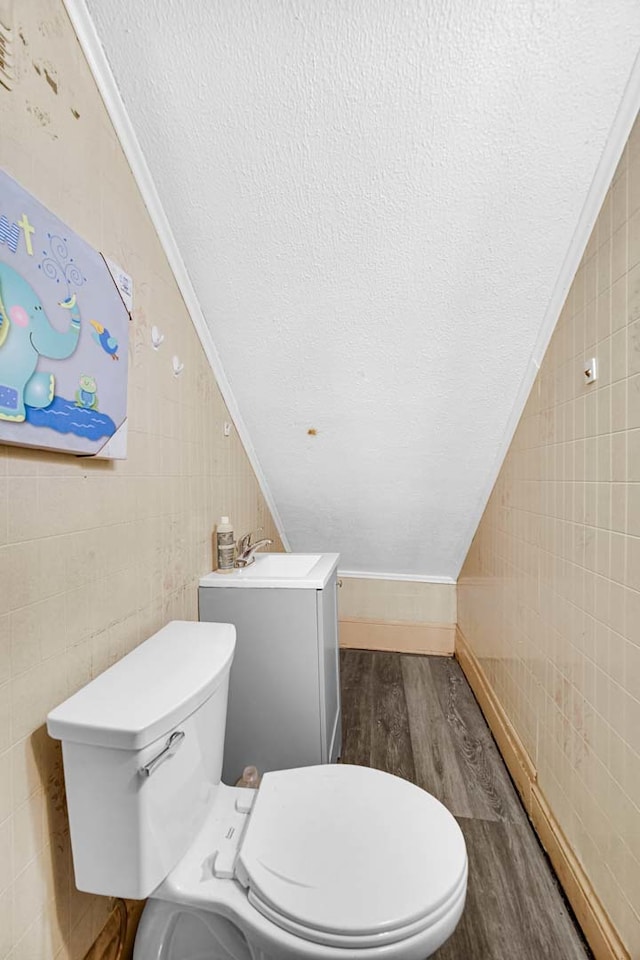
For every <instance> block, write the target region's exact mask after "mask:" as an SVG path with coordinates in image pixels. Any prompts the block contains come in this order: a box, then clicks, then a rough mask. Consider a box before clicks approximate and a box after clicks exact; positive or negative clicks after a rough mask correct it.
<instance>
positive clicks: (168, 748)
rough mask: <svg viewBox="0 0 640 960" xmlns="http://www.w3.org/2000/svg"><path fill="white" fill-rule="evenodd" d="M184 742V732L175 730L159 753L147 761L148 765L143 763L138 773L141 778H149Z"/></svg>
mask: <svg viewBox="0 0 640 960" xmlns="http://www.w3.org/2000/svg"><path fill="white" fill-rule="evenodd" d="M183 740H184V731H183V730H175V731H174V732H173V733H172V734H171V736H170V737H169V739H168V740H167V742H166V743H165V745H164V747H163V748H162V750H161V751H160V753H158V754H156V756H155V757H154V758H153V760H149V763H145V765H144V767H140V769H139V770H138V773H139V774H140V776H141V777H150V776H151V774H152V773H153V772H154V770H157V769H158V767H159V766H160V764H161V763H164V761H165V760H168V759H169V757H172V756H173V755H174V753H175V752H176V750H177V749H178V747H179V746H180V744H181V743H182V741H183Z"/></svg>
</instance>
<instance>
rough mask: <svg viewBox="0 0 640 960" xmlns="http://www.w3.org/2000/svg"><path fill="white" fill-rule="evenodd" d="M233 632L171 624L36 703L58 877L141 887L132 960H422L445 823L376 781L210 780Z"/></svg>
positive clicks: (451, 889) (444, 908)
mask: <svg viewBox="0 0 640 960" xmlns="http://www.w3.org/2000/svg"><path fill="white" fill-rule="evenodd" d="M234 645H235V629H234V628H233V627H232V626H230V625H228V624H217V623H186V622H174V623H171V624H169V625H168V626H167V627H165V628H164V629H163V630H161V631H160V632H159V633H157V634H155V635H154V636H153V637H151V638H150V639H149V640H147V641H146V642H145V643H143V644H141V645H140V646H139V647H138V648H136V649H135V650H134V651H133V652H132V653H130V654H129V655H128V656H127V657H125V658H123V660H121V661H119V662H118V663H116V664H115V665H114V666H113V667H111V668H110V669H109V670H107V671H106V672H105V673H104V674H102V675H101V676H99V677H97V678H96V679H95V680H94V681H92V682H91V683H90V684H88V685H87V686H86V687H84V688H83V689H82V690H80V691H79V692H78V693H77V694H75V695H74V696H73V697H71V698H70V699H69V700H67V701H66V702H65V703H63V704H62V705H61V706H59V707H57V708H56V709H55V710H53V711H52V712H51V713H50V714H49V717H48V721H47V723H48V729H49V733H50V734H51V735H52V736H53V737H56V738H58V739H60V740H62V749H63V758H64V768H65V781H66V787H67V800H68V806H69V820H70V828H71V840H72V849H73V858H74V870H75V875H76V884H77V886H78V888H79V889H81V890H87V891H89V892H94V893H101V894H106V895H110V896H123V897H133V898H137V899H140V898H146V897H149V898H150V899H149V900H148V902H147V904H146V906H145V909H144V912H143V916H142V920H141V923H140V927H139V930H138V933H137V937H136V945H135V953H134V960H294V958H295V960H301V958H302V960H348V958H354V957H358V958H360V960H378V958H379V960H424V958H425V957H428V956H431V955H432V954H433V953H434V952H435V951H436V950H437V949H438V948H439V947H440V946H441V944H442V943H443V942H444V941H445V940H446V939H447V938H448V937H449V936H450V935H451V933H452V932H453V930H454V929H455V926H456V924H457V923H458V920H459V918H460V916H461V913H462V910H463V908H464V901H465V894H466V886H467V856H466V849H465V844H464V839H463V837H462V833H461V831H460V828H459V827H458V825H457V823H456V821H455V819H454V818H453V817H452V815H451V814H450V813H449V812H448V811H447V810H446V808H445V807H444V806H443V805H442V804H441V803H439V801H438V800H436V799H435V798H434V797H432V796H431V795H430V794H428V793H426V792H425V791H423V790H421V789H420V788H418V787H416V786H414V785H413V784H410V783H408V782H407V781H405V780H402V779H400V778H398V777H394V776H392V775H390V774H387V773H383V772H381V771H378V770H372V769H370V768H367V767H356V766H350V765H332V766H328V765H327V766H315V767H303V768H299V769H295V770H282V771H276V772H271V773H267V774H265V776H264V777H263V780H262V783H261V785H260V788H259V790H257V791H254V790H249V789H246V788H237V787H229V786H226V785H225V784H223V783H221V782H220V771H221V769H222V745H223V743H224V723H225V715H226V703H227V690H228V679H229V669H230V666H231V661H232V658H233V650H234Z"/></svg>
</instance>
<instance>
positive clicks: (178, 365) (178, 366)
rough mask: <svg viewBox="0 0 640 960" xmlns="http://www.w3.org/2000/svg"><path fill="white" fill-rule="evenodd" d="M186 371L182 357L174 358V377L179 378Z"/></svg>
mask: <svg viewBox="0 0 640 960" xmlns="http://www.w3.org/2000/svg"><path fill="white" fill-rule="evenodd" d="M183 370H184V363H182V361H181V360H180V357H174V358H173V375H174V377H179V376H180V374H181V373H182V371H183Z"/></svg>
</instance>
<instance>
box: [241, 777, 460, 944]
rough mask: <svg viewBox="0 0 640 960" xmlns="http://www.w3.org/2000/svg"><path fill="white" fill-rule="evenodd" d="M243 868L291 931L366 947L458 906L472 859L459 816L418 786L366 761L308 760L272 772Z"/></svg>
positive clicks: (251, 894)
mask: <svg viewBox="0 0 640 960" xmlns="http://www.w3.org/2000/svg"><path fill="white" fill-rule="evenodd" d="M235 875H236V878H237V879H238V880H239V882H240V883H241V884H242V885H243V886H244V887H245V888H246V889H247V895H248V900H249V902H250V903H251V904H252V905H253V906H254V907H255V908H256V910H258V911H259V912H260V913H261V914H262V915H263V916H264V917H266V918H267V919H268V920H270V921H271V922H272V923H274V924H276V925H277V926H279V927H281V928H282V929H284V930H287V931H288V932H289V933H291V934H293V935H295V936H298V937H301V938H303V939H305V940H309V941H312V942H314V943H318V944H325V945H327V946H333V947H342V948H351V949H355V948H358V949H361V948H363V947H369V946H381V945H383V944H390V943H397V942H398V941H401V940H405V939H407V938H408V937H411V936H414V935H415V934H416V933H419V932H420V931H422V930H424V929H425V928H427V927H429V926H431V925H433V924H434V923H437V922H438V920H439V919H441V918H442V917H443V916H444V915H446V913H448V912H449V911H451V910H453V909H455V908H456V907H457V905H458V904H459V901H460V900H461V899H464V896H465V892H466V878H467V856H466V849H465V844H464V839H463V837H462V833H461V831H460V828H459V827H458V824H457V823H456V821H455V819H454V818H453V816H452V815H451V814H450V813H449V811H448V810H447V809H446V808H445V807H444V806H443V805H442V804H441V803H439V801H438V800H436V799H435V798H434V797H432V796H431V795H430V794H428V793H426V792H425V791H423V790H421V789H420V788H418V787H416V786H414V785H413V784H411V783H408V782H407V781H405V780H401V779H400V778H398V777H393V776H391V775H390V774H387V773H382V772H381V771H378V770H372V769H370V768H367V767H356V766H348V765H338V766H319V767H304V768H300V769H295V770H282V771H278V772H274V773H268V774H265V776H264V778H263V781H262V785H261V787H260V790H259V791H258V794H257V798H256V802H255V805H254V807H253V811H252V813H251V816H250V818H249V822H248V825H247V828H246V831H245V833H244V836H243V838H242V841H241V844H240V847H239V851H238V855H237V859H236V865H235Z"/></svg>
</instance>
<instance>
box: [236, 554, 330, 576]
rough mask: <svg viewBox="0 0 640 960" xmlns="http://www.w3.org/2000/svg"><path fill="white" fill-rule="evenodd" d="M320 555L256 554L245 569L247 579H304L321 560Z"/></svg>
mask: <svg viewBox="0 0 640 960" xmlns="http://www.w3.org/2000/svg"><path fill="white" fill-rule="evenodd" d="M321 556H322V554H320V553H256V554H255V558H256V559H255V563H252V564H251V566H249V567H245V568H244V569H245V572H246V575H247V576H248V577H306V575H307V574H308V573H310V571H311V570H313V568H314V567H315V565H316V563H317V562H318V560H320V559H321Z"/></svg>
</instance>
